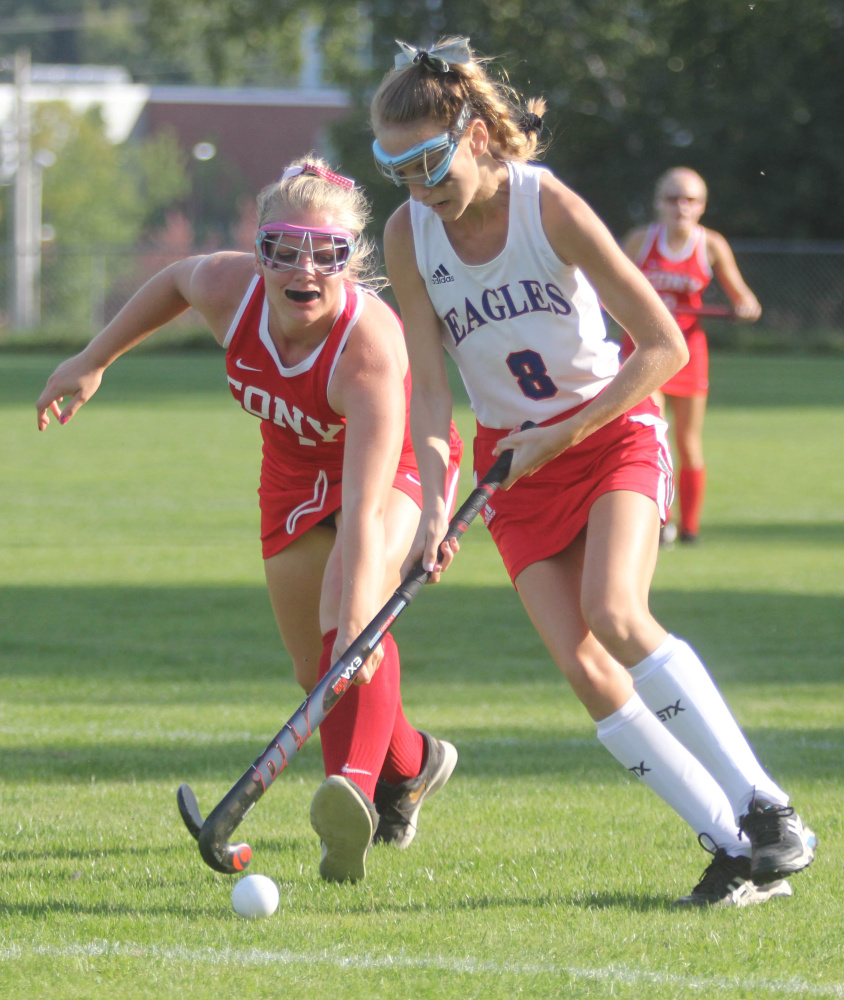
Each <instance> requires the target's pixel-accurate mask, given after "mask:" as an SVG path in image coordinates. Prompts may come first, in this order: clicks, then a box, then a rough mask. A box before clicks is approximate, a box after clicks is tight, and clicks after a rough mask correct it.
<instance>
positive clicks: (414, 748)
mask: <svg viewBox="0 0 844 1000" xmlns="http://www.w3.org/2000/svg"><path fill="white" fill-rule="evenodd" d="M387 641H389V642H390V643H391V644H392V647H393V649H395V651H396V652H395V655H396V663H397V664H398V658H399V653H398V649H396V644H395V641H394V639H393V637H392V636H391V635H387V636H385V638H384V640H383V642H382V645H384V644H385V643H387ZM385 659H386V656H385ZM424 757H425V741H424V740H423V739H422V736H421V734H420V733H419V731H418V730H417V729H414V728H413V726H411V724H410V723H409V722H408V721H407V716H406V715H405V714H404V709H403V708H402V703H401V691H399V696H398V700H397V702H396V720H395V724H394V725H393V734H392V737H391V739H390V745H389V747H388V748H387V756H386V757H385V758H384V766H383V767H382V768H381V774H380V777H381V778H382V779H383V780H384V781H386V782H387V784H388V785H400V784H401V783H402V782H403V781H408V780H409V779H410V778H415V777H416V776H417V775H418V774H419V773H420V772H421V771H422V764H423V763H424Z"/></svg>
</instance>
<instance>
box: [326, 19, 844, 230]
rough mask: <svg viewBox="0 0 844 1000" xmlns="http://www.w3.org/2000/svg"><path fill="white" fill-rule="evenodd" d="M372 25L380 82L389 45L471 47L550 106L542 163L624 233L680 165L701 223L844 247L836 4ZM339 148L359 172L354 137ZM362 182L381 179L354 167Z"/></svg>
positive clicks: (349, 133)
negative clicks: (450, 41) (696, 175)
mask: <svg viewBox="0 0 844 1000" xmlns="http://www.w3.org/2000/svg"><path fill="white" fill-rule="evenodd" d="M371 11H372V23H373V35H374V45H373V53H374V62H375V63H376V65H377V66H380V67H381V69H382V70H385V69H387V68H389V66H390V64H391V62H392V58H393V54H394V52H395V46H394V43H393V39H394V38H404V39H406V40H409V41H413V42H415V43H416V44H422V43H423V42H428V41H430V40H431V39H433V38H435V37H440V36H442V35H450V34H467V35H469V36H470V37H471V39H472V43H473V46H474V47H475V49H476V50H477V51H479V52H480V53H481V54H483V55H488V56H498V57H500V58H499V59H497V60H496V61H495V62H494V63H493V69H495V68H496V67H497V68H499V70H500V71H501V72H506V74H507V78H508V79H509V82H510V83H511V84H512V85H513V86H514V87H515V88H516V89H517V90H518V91H519V92H520V93H522V94H523V95H525V96H531V95H534V94H541V95H543V96H545V97H546V98H547V99H548V102H549V112H548V115H547V118H546V121H547V124H548V127H549V133H550V139H551V144H550V147H549V149H548V151H547V153H546V155H545V158H544V159H545V162H546V163H547V164H548V165H549V166H551V167H553V168H554V170H556V171H557V172H558V173H559V175H560V176H561V177H562V178H563V179H564V180H565V181H566V182H567V183H569V184H570V185H571V186H572V187H574V188H575V189H576V190H577V191H578V192H580V193H581V194H582V195H583V196H584V197H585V198H586V199H587V200H588V201H589V202H590V203H591V204H592V205H593V206H594V207H595V208H596V210H597V211H598V212H599V213H600V214H601V215H602V217H603V218H604V219H605V220H606V221H607V222H608V224H609V225H610V227H611V228H612V229H613V230H614V231H615V232H616V233H618V234H621V233H622V232H624V231H625V230H626V229H628V228H629V227H630V226H631V225H633V224H638V223H641V222H643V221H644V220H646V219H647V218H649V217H650V213H651V199H652V191H653V182H654V180H655V179H656V177H657V176H658V175H659V174H660V173H662V171H664V170H665V169H667V168H668V167H671V166H675V165H679V164H684V165H688V166H691V167H694V168H695V169H697V170H699V171H700V172H701V174H703V176H704V177H705V178H706V179H707V181H708V183H709V186H710V192H711V194H710V203H709V209H708V213H707V221H708V223H709V224H710V225H712V226H714V227H715V228H719V229H721V230H722V231H724V232H725V233H727V234H728V235H731V236H769V237H772V236H775V237H779V238H786V237H794V238H808V237H814V238H827V239H829V238H841V235H842V233H844V115H842V114H841V111H840V102H841V97H842V79H844V75H842V70H841V67H842V66H844V3H841V2H838V0H761V2H757V3H740V2H737V0H707V2H706V3H696V2H693V0H650V2H648V0H640V2H634V0H530V2H528V0H448V2H443V3H442V4H441V5H439V6H436V7H435V5H434V4H433V3H432V2H431V0H411V2H405V3H402V4H400V5H399V4H394V3H392V2H389V0H374V2H373V3H372V4H371ZM380 75H381V74H380V73H376V77H377V78H380ZM338 142H339V143H340V144H341V148H342V151H343V158H344V160H352V159H354V160H355V165H356V166H357V162H358V157H359V149H360V146H361V145H362V144H361V142H360V131H359V128H358V126H357V123H355V124H352V123H348V124H347V125H346V126H345V127H344V129H343V132H342V135H341V136H339V137H338ZM363 145H365V144H363ZM359 172H360V175H361V176H362V177H363V176H365V177H366V180H367V181H368V182H370V181H374V180H375V178H374V173H373V172H372V171H371V170H369V169H367V168H366V167H365V164H364V163H363V162H362V161H361V163H360V168H359ZM372 190H373V192H375V191H376V190H377V189H376V188H372ZM396 194H397V192H396V193H394V194H393V203H395V200H396ZM383 198H384V196H383V194H380V195H379V196H378V201H379V208H380V207H381V204H382V203H383ZM380 214H381V213H380V212H379V215H380Z"/></svg>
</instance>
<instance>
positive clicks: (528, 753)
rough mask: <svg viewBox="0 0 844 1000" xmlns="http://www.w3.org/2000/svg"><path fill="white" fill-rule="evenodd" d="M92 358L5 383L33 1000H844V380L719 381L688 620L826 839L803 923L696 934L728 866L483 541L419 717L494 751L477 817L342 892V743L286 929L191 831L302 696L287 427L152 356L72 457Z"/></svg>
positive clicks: (1, 422) (305, 758) (818, 374)
mask: <svg viewBox="0 0 844 1000" xmlns="http://www.w3.org/2000/svg"><path fill="white" fill-rule="evenodd" d="M57 360H59V359H58V358H56V357H47V356H39V355H37V354H9V355H5V356H0V454H2V466H0V468H2V472H0V476H2V478H0V483H2V487H0V523H2V525H3V527H4V531H3V535H2V541H0V579H2V593H0V996H2V997H3V998H4V1000H6V998H9V1000H42V998H44V997H48V996H52V997H58V998H61V1000H65V998H67V1000H71V998H73V1000H75V998H94V997H96V998H101V997H108V998H114V1000H122V998H146V997H149V998H170V997H174V998H175V997H188V998H197V1000H204V998H209V997H216V996H232V997H235V996H247V997H250V998H254V1000H263V998H275V997H278V996H283V995H287V994H290V995H307V996H313V997H332V998H334V997H342V998H344V1000H346V998H350V1000H357V998H362V1000H363V998H366V1000H370V998H381V997H383V998H391V1000H392V998H396V1000H406V998H408V1000H409V998H413V1000H417V998H432V1000H434V998H436V1000H457V998H459V1000H470V998H479V1000H488V998H499V997H501V998H504V997H507V998H509V997H512V996H516V995H522V996H527V997H537V998H545V997H566V998H570V997H611V996H612V997H623V998H636V1000H640V998H647V1000H651V998H653V1000H663V998H666V1000H668V998H670V1000H676V998H686V997H704V998H708V997H725V996H732V997H753V998H754V1000H758V998H763V997H764V998H789V1000H793V998H802V997H842V996H844V957H842V947H841V933H842V928H844V903H842V898H841V893H840V884H841V877H840V870H841V861H842V847H844V823H843V822H842V818H841V816H842V811H841V801H842V795H844V766H843V765H844V678H842V674H841V663H842V660H844V642H842V630H841V619H842V613H841V612H842V592H844V581H843V580H842V572H841V567H842V565H844V476H842V472H841V441H842V440H844V409H842V407H841V385H842V384H844V360H841V359H837V358H826V359H811V358H788V359H777V358H767V357H766V358H762V359H759V360H754V359H751V358H742V357H736V356H725V357H718V356H716V357H715V359H714V363H713V379H712V381H713V387H714V388H713V397H712V406H711V410H710V413H709V417H708V423H707V432H706V444H707V453H708V461H709V470H710V490H709V497H708V503H707V508H706V511H705V518H704V526H703V534H704V540H703V542H702V544H701V545H700V546H699V547H698V548H696V549H694V550H689V549H685V548H677V549H676V550H675V551H673V552H670V553H664V554H663V555H662V556H661V557H660V564H659V567H658V570H657V577H656V581H655V585H654V591H653V607H654V609H655V612H656V613H657V615H658V617H659V618H660V619H661V620H662V621H663V623H664V624H665V625H666V626H667V627H669V628H671V629H672V630H673V631H676V632H677V633H679V634H680V635H683V636H684V637H686V638H687V639H688V640H689V641H691V642H692V643H693V644H694V645H695V646H696V647H697V648H698V650H699V651H700V652H701V654H702V655H703V656H704V658H705V659H706V660H707V662H708V664H709V666H710V668H711V670H712V672H713V674H714V675H715V677H716V679H717V680H718V682H719V684H721V686H722V687H723V689H724V690H725V692H726V694H727V696H728V698H729V700H730V703H731V705H732V707H733V709H734V711H735V712H736V714H737V716H738V718H739V720H740V721H741V722H742V724H743V725H744V726H745V727H746V729H747V731H748V733H749V734H750V736H751V738H752V740H753V743H754V745H755V747H756V749H757V751H758V753H759V755H760V757H761V758H762V760H763V762H764V763H765V764H766V766H768V767H769V769H770V770H771V771H772V773H773V774H774V775H775V776H776V777H777V779H778V780H780V781H781V782H782V783H783V784H785V785H786V786H787V788H788V789H789V791H790V792H791V793H792V795H793V796H794V798H795V800H796V802H797V804H798V805H799V807H800V810H801V812H802V813H803V814H804V815H805V816H806V818H807V819H809V820H810V821H811V822H812V824H813V826H814V827H815V828H816V830H817V831H818V833H819V835H820V841H821V850H820V853H819V856H818V859H817V861H816V863H815V864H814V865H813V866H812V868H810V869H809V870H808V871H806V872H805V873H803V874H801V875H800V876H798V877H797V878H795V879H794V890H795V892H794V897H793V898H792V899H791V900H785V901H775V902H772V903H771V904H769V905H767V906H763V907H758V908H755V909H748V910H740V911H735V912H729V911H724V910H715V911H706V912H691V913H690V912H685V911H681V912H678V911H675V910H674V909H672V907H671V906H670V902H671V900H672V899H674V898H675V897H676V896H677V895H679V894H681V893H683V892H687V891H688V890H689V888H690V887H691V886H692V885H693V884H694V882H695V881H696V879H697V876H698V874H699V872H700V871H701V870H702V868H703V867H704V866H705V863H706V861H707V856H706V855H705V854H704V853H703V852H702V851H700V850H699V849H698V848H697V846H696V845H695V842H694V837H693V836H692V834H691V833H690V832H689V831H688V830H687V829H686V828H685V827H684V826H683V824H682V823H681V822H680V821H679V820H678V819H677V818H676V817H675V816H674V815H673V814H671V813H670V812H669V811H668V810H667V809H666V808H665V807H663V806H662V805H661V804H660V803H659V802H658V801H657V800H656V799H655V798H654V797H653V796H650V795H649V794H647V793H646V791H645V790H644V789H643V788H642V787H641V786H639V785H636V784H633V783H632V781H631V780H628V777H627V776H626V775H625V774H624V773H623V772H622V771H621V770H620V769H619V768H618V766H617V765H616V764H615V763H614V762H613V761H612V760H611V758H610V757H609V756H608V755H607V754H606V753H605V752H604V751H603V750H602V749H601V748H600V746H599V745H598V744H597V742H596V741H595V739H594V727H593V725H592V724H591V723H590V722H589V720H588V718H587V716H586V714H585V712H584V711H583V710H582V708H581V707H580V706H579V704H578V703H577V702H576V700H575V699H574V697H573V696H572V695H571V693H570V692H569V691H568V690H567V689H566V688H565V686H564V684H563V683H562V681H561V680H560V679H559V678H558V676H557V675H556V674H555V671H554V669H553V667H552V666H551V665H550V663H549V661H548V657H547V655H546V654H545V652H544V651H543V648H542V647H541V645H540V643H539V641H538V640H537V638H536V637H535V635H534V634H533V632H532V630H531V628H530V627H529V625H528V623H527V620H526V616H525V614H524V612H523V611H522V609H521V607H520V605H519V603H518V601H517V599H516V597H515V594H514V592H513V590H512V588H511V587H510V585H509V583H508V581H507V579H506V576H505V574H504V572H503V570H502V568H501V566H500V564H499V561H498V557H497V555H496V554H495V552H494V550H493V548H492V545H491V543H490V540H489V538H488V536H487V534H486V532H485V531H484V529H483V527H482V526H481V525H476V526H474V527H473V528H472V529H471V531H470V533H469V534H468V535H467V537H466V539H465V541H464V544H463V551H462V553H461V555H460V558H459V559H458V560H457V562H456V563H455V565H454V567H453V568H452V570H450V571H449V574H448V577H447V578H446V582H445V583H443V584H442V585H441V586H440V587H436V588H428V589H427V590H425V591H424V592H423V593H422V594H421V595H420V597H419V598H418V599H417V602H416V603H415V604H414V606H413V608H412V609H411V610H410V611H408V612H407V614H406V615H405V616H404V617H403V618H402V619H401V621H400V622H399V623H398V624H397V626H396V633H397V636H398V638H399V641H400V645H401V649H402V654H403V670H404V684H403V689H404V701H405V706H406V709H407V712H408V715H409V717H410V718H411V720H412V721H413V722H414V723H415V724H417V725H419V726H421V727H425V728H430V729H432V730H433V731H434V732H436V733H438V734H440V735H443V736H446V737H448V738H449V739H451V740H453V741H454V742H455V743H456V745H457V746H458V748H459V750H460V763H459V766H458V770H457V771H456V772H455V776H454V778H453V779H452V781H451V782H450V784H449V786H448V789H447V791H446V792H445V793H444V794H443V795H442V796H441V797H439V798H437V799H436V800H434V801H433V802H432V803H431V805H430V806H426V809H425V811H424V812H423V815H422V829H421V832H420V835H419V837H418V838H417V840H416V841H415V843H414V845H413V847H412V848H411V850H409V851H407V852H397V851H391V850H389V849H380V850H376V851H375V852H373V855H372V858H371V861H370V865H369V869H370V875H369V878H368V879H367V881H366V882H365V883H364V884H361V885H359V886H354V887H349V886H344V887H336V886H329V885H325V884H322V883H321V882H320V880H319V879H318V877H316V864H317V861H318V854H319V848H318V844H317V843H316V840H315V837H314V835H313V833H312V831H311V829H310V826H309V824H308V805H309V802H310V798H311V795H312V793H313V790H314V788H315V787H316V785H317V783H318V782H319V780H320V778H321V757H320V753H319V742H318V739H314V740H312V741H311V742H310V743H309V744H307V745H306V746H305V748H304V749H303V751H302V753H301V754H300V756H299V757H298V758H297V759H296V761H295V762H294V763H293V765H291V767H290V768H289V769H288V771H287V772H285V774H284V775H283V776H282V778H281V779H280V780H279V781H278V782H277V783H276V784H275V785H274V786H273V788H272V790H271V792H270V793H269V794H268V795H267V796H266V798H264V799H263V800H262V801H261V803H260V804H259V806H258V807H257V808H256V809H255V811H254V813H253V814H251V815H250V816H249V817H248V819H247V820H246V821H245V823H244V825H243V827H242V828H241V831H242V832H243V833H244V835H245V836H246V837H247V838H248V839H249V841H250V843H251V844H252V847H253V849H254V852H255V860H254V862H253V868H254V869H255V870H256V871H259V872H264V873H265V874H268V875H270V876H271V877H272V878H274V879H275V880H276V881H277V882H278V884H279V886H280V888H281V907H280V910H279V912H278V913H277V914H276V915H275V916H273V917H272V918H270V919H269V920H265V921H260V922H247V921H243V920H240V919H239V918H238V917H236V916H235V915H234V913H233V912H232V911H231V908H230V901H229V894H230V890H231V884H232V882H231V880H230V879H228V878H227V877H224V876H219V875H216V874H214V873H212V872H211V871H210V870H209V869H207V868H206V867H205V866H204V865H203V863H202V862H201V860H200V858H199V854H198V852H197V850H196V846H195V844H194V843H193V841H192V840H191V839H190V838H189V836H188V835H187V833H186V831H185V830H184V828H183V827H182V824H181V822H180V820H179V818H178V815H177V812H176V808H175V790H176V787H177V786H178V784H179V783H180V782H181V781H189V782H190V783H191V784H192V786H193V787H194V789H195V791H196V792H197V795H198V797H199V801H200V804H201V805H202V806H203V808H204V809H205V810H206V811H207V810H209V809H210V808H211V806H213V805H214V804H215V803H216V802H217V800H218V799H219V798H220V797H221V796H222V795H223V794H224V793H225V792H226V791H227V790H228V788H229V787H230V786H231V784H232V783H233V782H234V780H235V779H236V778H237V777H238V776H239V775H240V773H241V772H242V771H243V770H244V769H245V767H246V766H248V764H249V763H250V762H251V761H252V760H253V759H254V757H255V756H257V754H258V752H259V751H260V750H261V749H263V747H264V746H265V745H266V743H267V741H268V740H269V738H270V737H272V735H273V734H274V733H275V732H276V731H277V729H278V728H279V727H280V725H281V724H282V723H283V722H284V721H285V720H286V719H287V718H288V716H289V715H290V714H291V713H292V711H293V709H294V708H295V707H296V706H297V705H298V703H299V700H300V696H299V693H298V690H297V688H296V687H295V685H294V684H293V683H292V680H291V674H290V668H289V663H288V660H287V658H286V655H285V653H284V651H283V650H282V649H281V647H280V643H279V642H278V639H277V634H276V630H275V625H274V622H273V619H272V615H271V612H270V608H269V602H268V599H267V597H266V593H265V588H264V584H263V572H262V568H261V561H260V554H259V546H258V542H257V523H258V520H257V501H256V497H255V489H256V487H257V464H258V456H259V441H258V438H259V435H258V428H257V424H256V423H255V422H254V421H252V420H249V419H247V418H246V417H245V416H244V415H243V414H242V413H239V412H238V411H237V409H236V408H235V405H234V403H233V402H232V400H231V399H229V398H228V394H227V390H226V387H225V376H224V372H223V369H222V362H221V356H218V355H208V354H204V353H202V352H193V353H185V354H171V355H160V356H156V355H151V354H144V355H138V356H135V357H131V358H126V359H123V360H121V361H120V362H119V363H118V364H117V365H116V366H115V367H114V368H113V369H112V370H111V371H110V372H109V373H108V375H107V380H106V383H105V385H104V387H103V389H102V390H101V392H100V393H99V395H98V397H97V398H96V400H95V401H93V402H92V403H91V404H89V405H88V406H87V407H86V408H85V409H84V410H83V411H82V413H81V414H80V415H79V416H77V418H76V419H75V420H74V421H72V422H71V423H70V424H68V425H67V426H66V427H64V428H60V427H58V426H57V425H55V424H54V425H52V426H51V427H50V428H49V430H48V432H47V433H46V434H42V435H39V434H37V432H36V430H35V421H34V410H33V407H32V403H33V401H34V399H35V398H36V397H37V395H38V393H39V392H40V389H41V386H42V385H43V382H44V379H45V378H46V376H47V374H48V373H49V372H50V371H51V370H52V367H53V365H54V363H55V362H56V361H57ZM459 416H460V422H461V425H462V429H463V430H464V433H465V435H466V436H467V438H468V437H469V436H470V433H471V421H470V419H469V414H468V412H467V411H466V408H465V406H462V407H461V409H460V411H459ZM463 485H464V490H463V492H464V493H465V492H467V491H468V489H469V477H468V475H467V476H466V477H465V479H464V484H463Z"/></svg>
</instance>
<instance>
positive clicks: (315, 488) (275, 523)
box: [259, 423, 463, 559]
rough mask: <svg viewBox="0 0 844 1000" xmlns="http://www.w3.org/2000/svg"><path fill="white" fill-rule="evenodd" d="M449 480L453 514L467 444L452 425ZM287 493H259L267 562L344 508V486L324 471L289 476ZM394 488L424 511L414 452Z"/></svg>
mask: <svg viewBox="0 0 844 1000" xmlns="http://www.w3.org/2000/svg"><path fill="white" fill-rule="evenodd" d="M449 444H450V450H451V454H450V456H449V463H448V473H447V481H446V489H447V496H448V499H449V503H450V505H451V506H450V510H452V511H453V509H454V504H455V501H456V499H457V485H458V478H459V476H460V459H461V457H462V455H463V441H462V440H461V438H460V435H459V434H458V433H457V428H456V427H455V426H454V424H453V423H452V425H451V440H450V442H449ZM286 478H287V484H288V485H287V488H285V489H284V490H268V489H266V488H264V487H262V488H261V490H260V491H259V496H260V503H261V549H262V554H263V557H264V559H269V558H270V556H274V555H277V554H278V553H279V552H281V551H282V549H285V548H287V546H288V545H290V543H291V542H292V541H294V540H295V539H297V538H299V537H300V536H301V535H304V534H305V532H306V531H308V530H309V529H311V528H313V527H314V525H316V524H319V523H320V521H325V520H327V519H328V520H329V523H333V516H334V514H335V513H336V512H337V511H338V510H339V509H340V507H341V505H342V499H343V497H342V492H343V488H342V483H341V481H340V479H339V478H338V479H335V480H331V479H329V477H328V475H327V474H326V473H325V472H324V471H320V470H314V471H311V472H309V473H307V474H305V475H304V476H302V475H299V476H296V477H295V480H296V481H292V480H293V478H294V477H293V476H287V477H286ZM393 489H394V490H399V491H401V492H402V493H406V494H407V495H408V496H409V497H410V499H411V500H412V501H413V502H414V503H415V504H416V506H417V507H419V509H420V510H421V509H422V484H421V482H420V480H419V469H418V468H417V466H416V458H415V456H414V455H413V452H412V451H408V452H405V453H403V454H402V456H401V459H400V460H399V466H398V469H397V470H396V476H395V479H394V480H393Z"/></svg>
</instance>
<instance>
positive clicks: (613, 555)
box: [581, 490, 666, 667]
mask: <svg viewBox="0 0 844 1000" xmlns="http://www.w3.org/2000/svg"><path fill="white" fill-rule="evenodd" d="M658 548H659V513H658V511H657V507H656V504H655V503H654V502H653V501H652V500H650V499H649V498H648V497H646V496H644V495H642V494H641V493H633V492H631V491H629V490H616V491H614V492H612V493H605V494H604V495H603V496H600V497H598V499H597V500H596V501H595V503H593V504H592V508H591V510H590V512H589V527H588V529H587V534H586V552H585V558H584V566H583V584H582V593H581V603H582V608H583V614H584V617H585V619H586V621H587V622H588V624H589V626H590V628H591V629H592V631H593V632H594V633H595V635H596V637H597V638H598V641H599V642H600V643H601V645H602V646H604V648H605V649H607V650H609V652H610V653H611V654H612V655H613V656H614V657H615V658H616V659H617V660H618V661H619V662H620V663H623V664H624V665H625V666H627V667H632V666H634V665H635V664H637V663H638V662H639V661H640V660H642V659H643V658H644V657H645V656H647V655H648V654H649V653H651V652H652V651H653V650H654V649H656V647H657V646H658V645H659V644H660V643H661V642H662V641H663V640H664V639H665V636H666V632H665V629H664V628H662V626H661V625H660V624H659V623H658V622H657V621H656V619H655V618H654V617H653V615H651V613H650V609H649V606H648V594H649V592H650V586H651V580H652V579H653V574H654V570H655V568H656V559H657V553H658Z"/></svg>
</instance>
